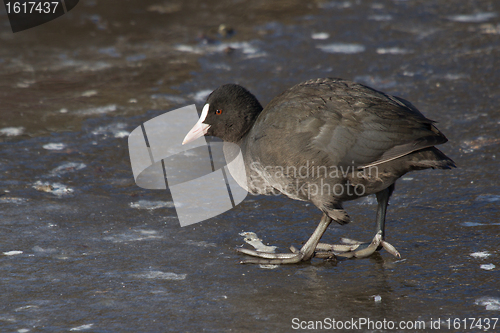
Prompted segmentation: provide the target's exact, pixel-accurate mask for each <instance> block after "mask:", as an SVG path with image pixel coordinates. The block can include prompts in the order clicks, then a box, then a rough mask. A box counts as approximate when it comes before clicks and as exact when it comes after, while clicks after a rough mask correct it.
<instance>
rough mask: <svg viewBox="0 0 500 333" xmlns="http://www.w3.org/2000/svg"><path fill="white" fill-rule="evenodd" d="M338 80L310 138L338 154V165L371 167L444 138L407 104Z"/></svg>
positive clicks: (396, 98) (401, 100)
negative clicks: (321, 123)
mask: <svg viewBox="0 0 500 333" xmlns="http://www.w3.org/2000/svg"><path fill="white" fill-rule="evenodd" d="M341 84H343V87H341V88H337V89H335V90H336V91H335V90H334V92H333V96H331V97H332V98H331V99H330V98H329V99H328V100H327V102H326V103H325V107H326V108H327V109H328V110H332V111H333V112H323V113H321V117H323V121H324V125H323V126H322V127H321V128H320V131H319V133H318V135H317V136H315V137H314V138H313V141H312V144H313V145H314V146H316V147H318V148H320V149H323V150H325V151H330V152H332V155H333V156H337V157H339V156H341V161H340V163H339V164H340V165H342V164H348V165H356V166H357V167H359V168H364V167H369V166H374V165H377V164H381V163H384V162H387V161H390V160H393V159H396V158H399V157H401V156H404V155H407V154H409V153H411V152H414V151H416V150H420V149H423V148H427V147H432V146H434V145H438V144H442V143H445V142H446V141H447V139H446V137H445V136H444V135H443V134H442V133H441V132H440V131H439V130H438V129H437V128H436V127H435V126H434V125H433V121H432V120H429V119H427V118H425V117H424V116H423V115H422V114H421V113H420V111H418V110H417V109H416V108H415V107H414V106H413V105H412V104H411V103H410V102H408V101H406V100H404V99H402V98H399V97H394V96H389V95H386V94H384V93H381V92H378V91H376V90H373V89H371V88H368V87H366V86H363V85H360V84H355V83H351V82H346V81H342V82H341ZM337 85H338V84H336V86H337ZM344 87H346V88H347V89H345V88H344ZM323 98H324V97H323ZM338 113H340V114H341V117H340V120H339V119H338V115H337V114H338ZM331 114H334V116H333V117H332V116H331ZM318 115H319V114H318Z"/></svg>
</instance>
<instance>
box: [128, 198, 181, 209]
mask: <svg viewBox="0 0 500 333" xmlns="http://www.w3.org/2000/svg"><path fill="white" fill-rule="evenodd" d="M129 206H130V208H136V209H149V210H152V209H159V208H172V207H174V203H173V202H172V201H150V200H139V201H136V202H131V203H130V204H129Z"/></svg>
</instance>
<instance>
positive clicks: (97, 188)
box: [0, 0, 500, 332]
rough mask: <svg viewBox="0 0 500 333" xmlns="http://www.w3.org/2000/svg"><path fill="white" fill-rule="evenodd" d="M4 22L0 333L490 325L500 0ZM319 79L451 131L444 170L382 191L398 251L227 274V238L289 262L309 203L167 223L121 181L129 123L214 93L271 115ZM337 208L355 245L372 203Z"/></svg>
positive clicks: (209, 9) (155, 196)
mask: <svg viewBox="0 0 500 333" xmlns="http://www.w3.org/2000/svg"><path fill="white" fill-rule="evenodd" d="M0 23H1V24H0V45H1V47H0V283H1V286H2V292H1V293H0V328H1V329H0V330H1V331H2V332H4V331H5V332H41V331H45V332H59V331H89V332H126V331H130V332H139V331H140V332H159V331H172V332H175V331H186V332H199V331H208V332H220V331H223V332H226V331H232V332H255V331H258V332H263V331H269V332H289V331H293V328H294V327H297V326H294V321H293V320H294V318H298V320H302V321H311V320H314V321H316V320H320V321H321V320H323V319H325V318H334V319H336V320H340V321H350V320H359V319H360V318H365V319H370V320H372V321H383V320H384V319H385V320H387V321H394V322H396V323H399V322H400V321H411V322H414V321H423V322H424V323H425V324H426V325H427V326H426V327H427V329H429V327H430V325H431V321H434V322H435V321H436V320H437V319H440V320H441V321H442V322H441V328H444V327H446V323H447V322H446V320H447V319H451V320H452V321H453V320H454V319H455V318H459V319H464V318H472V317H474V318H495V317H496V318H498V317H500V290H499V287H500V284H499V283H498V280H499V268H500V259H499V258H500V251H499V241H498V234H499V232H500V210H499V205H500V177H499V175H498V172H499V163H498V155H499V153H500V138H499V127H500V112H499V107H498V105H500V4H499V3H498V2H497V1H494V0H490V1H481V2H478V1H472V0H470V1H468V0H460V1H453V2H451V1H432V2H429V1H401V0H379V1H355V0H351V1H349V0H348V1H316V2H311V3H306V2H302V1H278V2H272V3H271V2H268V1H253V2H251V3H250V2H249V3H245V2H240V1H223V2H219V1H211V2H208V3H207V2H201V1H194V2H189V4H187V3H185V2H180V1H178V2H168V3H162V2H158V3H148V4H145V3H144V2H142V1H125V2H124V1H85V2H81V3H80V4H79V5H78V6H77V7H76V8H75V9H73V10H72V11H71V12H70V13H68V14H67V15H65V16H63V17H61V18H59V19H57V20H55V21H53V22H51V23H48V24H45V25H43V26H40V27H37V28H34V29H31V30H27V31H24V32H20V33H16V34H12V32H11V31H10V27H9V26H8V21H7V17H6V14H5V12H4V11H3V9H2V12H1V13H0ZM220 24H225V25H226V26H228V27H231V28H233V29H234V32H233V33H232V34H228V35H227V36H226V37H224V36H223V34H220V33H218V27H219V25H220ZM228 47H230V48H228ZM324 76H334V77H342V78H346V79H351V80H356V81H359V82H362V83H365V84H368V85H370V86H372V87H374V88H378V89H381V90H383V91H385V92H388V93H390V94H394V95H397V96H401V97H403V98H406V99H408V100H410V101H411V102H412V103H414V104H415V105H416V106H417V107H418V108H419V109H420V110H421V111H422V112H423V113H424V114H425V115H426V116H427V117H429V118H431V119H433V120H436V121H438V122H439V123H438V127H439V129H440V130H442V131H443V132H444V133H445V134H446V135H447V137H448V139H449V140H450V141H449V143H447V144H446V145H444V146H442V150H443V151H444V152H445V153H446V154H448V155H449V156H450V157H452V158H453V159H454V160H455V161H456V162H457V164H458V166H459V168H458V169H456V170H451V171H450V170H426V171H422V172H415V173H411V174H407V175H406V176H405V177H403V178H402V179H401V180H399V181H398V183H397V186H396V192H395V194H394V196H393V198H392V200H391V205H390V207H389V211H388V222H387V239H388V240H389V241H390V242H391V243H392V244H393V245H395V246H396V247H397V248H398V250H399V251H400V252H401V254H402V259H400V260H398V259H396V258H393V257H391V256H390V255H389V254H387V253H386V252H381V253H380V254H376V255H374V256H372V257H370V258H369V259H362V260H341V261H339V262H337V263H332V262H327V261H322V260H318V259H313V260H312V262H310V263H304V264H299V265H290V266H281V267H275V268H262V267H260V266H256V265H240V264H238V262H239V260H240V259H242V255H239V254H237V253H236V252H235V251H234V250H233V249H234V248H235V247H237V246H242V245H244V246H246V247H249V245H247V244H245V242H244V239H243V238H244V237H243V236H241V235H240V233H242V232H254V233H256V234H257V235H258V237H259V238H261V239H262V240H263V242H264V243H265V244H268V245H274V246H278V249H277V251H281V252H285V251H288V250H287V249H288V246H289V245H291V244H294V245H295V246H300V245H301V242H304V241H305V240H307V238H308V237H309V236H310V234H311V233H312V231H313V230H314V228H315V226H316V224H317V222H318V221H319V218H320V214H319V211H318V210H317V209H316V208H315V207H314V206H313V205H310V204H305V203H301V202H297V201H292V200H289V199H286V198H284V197H253V196H248V197H247V199H246V200H245V201H244V202H243V203H241V204H240V205H239V206H237V207H236V208H234V209H232V210H230V211H228V212H226V213H224V214H222V215H219V216H217V217H215V218H212V219H210V220H207V221H204V222H202V223H198V224H194V225H192V226H188V227H182V228H181V227H180V226H179V222H178V220H177V217H176V212H175V209H174V208H173V203H172V198H171V196H170V193H169V192H168V191H152V190H144V189H141V188H139V187H137V186H136V185H135V183H134V180H133V177H132V172H131V168H130V160H129V155H128V148H127V136H128V134H129V133H130V132H131V131H132V130H133V129H134V128H136V127H137V126H140V124H141V123H143V122H145V121H147V120H149V119H151V118H153V117H155V116H157V115H160V114H162V113H164V112H165V111H167V110H172V109H175V108H178V107H181V106H184V105H188V104H193V103H196V104H197V105H198V108H199V109H200V107H201V106H202V104H203V101H204V98H205V96H206V95H207V94H208V93H209V92H210V91H211V90H213V89H215V88H216V87H217V86H219V85H220V84H223V83H228V82H236V83H240V84H242V85H244V86H245V87H247V88H248V89H249V90H250V91H252V92H253V93H254V94H255V95H256V96H257V97H258V98H259V99H260V101H261V102H262V103H263V104H266V103H267V102H269V101H270V100H271V99H272V97H274V96H275V95H277V94H278V93H280V92H281V91H282V90H284V89H286V88H288V87H290V86H292V85H294V84H296V83H298V82H301V81H303V80H306V79H310V78H315V77H324ZM198 195H207V194H206V193H198ZM345 206H346V208H347V211H348V212H349V214H350V215H351V217H352V218H353V223H352V224H350V225H347V226H343V227H340V226H332V227H331V228H330V230H329V231H328V232H327V234H326V235H325V237H324V241H327V242H335V241H338V239H339V238H340V237H351V238H356V239H361V240H369V239H371V238H372V237H373V234H372V233H373V231H374V220H375V209H376V204H375V200H374V198H371V197H368V198H365V199H362V200H358V201H356V202H350V203H348V204H346V205H345ZM296 320H297V319H296ZM295 322H297V321H295ZM460 323H461V325H462V326H460V327H457V329H456V330H457V331H462V332H464V331H475V330H477V329H471V328H470V327H469V326H467V327H466V326H464V323H463V321H461V322H460ZM466 324H467V325H470V324H471V322H470V321H468V322H466ZM483 324H484V322H483ZM396 327H398V326H396ZM499 327H500V323H498V324H497V329H498V328H499ZM362 329H363V330H367V327H366V326H365V327H362ZM382 331H384V329H382ZM395 331H397V330H395ZM400 331H402V330H400ZM490 331H491V329H490Z"/></svg>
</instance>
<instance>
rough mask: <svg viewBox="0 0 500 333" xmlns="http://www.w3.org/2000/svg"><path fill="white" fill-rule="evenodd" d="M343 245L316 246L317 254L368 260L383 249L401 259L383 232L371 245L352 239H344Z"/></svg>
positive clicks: (320, 244) (379, 233)
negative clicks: (383, 235)
mask: <svg viewBox="0 0 500 333" xmlns="http://www.w3.org/2000/svg"><path fill="white" fill-rule="evenodd" d="M342 243H343V244H324V243H319V244H318V245H317V246H316V252H315V253H316V254H320V256H316V257H320V258H321V257H322V255H323V254H322V253H333V254H334V255H336V256H338V257H344V258H366V257H369V256H371V255H372V254H373V253H375V251H377V250H378V249H380V248H381V247H383V248H384V249H385V250H386V251H387V252H389V253H390V254H392V255H393V256H395V257H397V258H401V255H400V254H399V252H398V250H396V248H395V247H394V246H392V245H391V244H389V243H388V242H386V241H385V240H384V239H382V231H379V232H377V234H376V235H375V237H373V240H372V242H371V243H363V242H358V241H355V240H352V239H346V238H344V239H342Z"/></svg>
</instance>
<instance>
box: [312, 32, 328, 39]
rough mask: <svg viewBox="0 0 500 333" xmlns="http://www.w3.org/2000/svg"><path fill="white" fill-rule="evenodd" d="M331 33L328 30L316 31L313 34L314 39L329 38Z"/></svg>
mask: <svg viewBox="0 0 500 333" xmlns="http://www.w3.org/2000/svg"><path fill="white" fill-rule="evenodd" d="M329 37H330V34H329V33H328V32H315V33H313V34H312V35H311V38H312V39H328V38H329Z"/></svg>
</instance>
